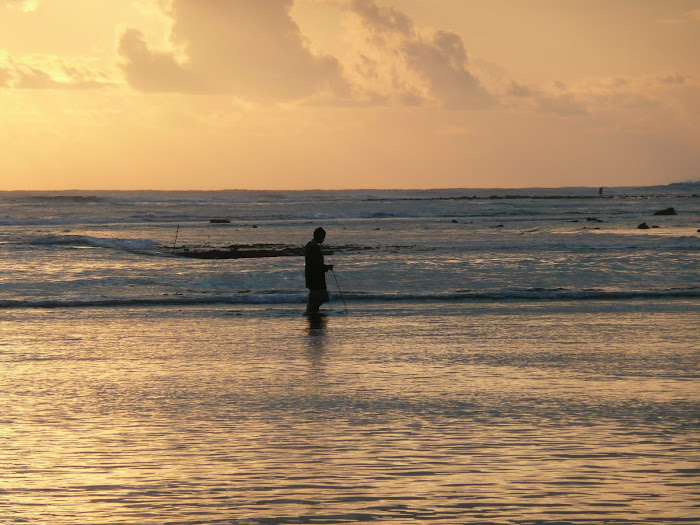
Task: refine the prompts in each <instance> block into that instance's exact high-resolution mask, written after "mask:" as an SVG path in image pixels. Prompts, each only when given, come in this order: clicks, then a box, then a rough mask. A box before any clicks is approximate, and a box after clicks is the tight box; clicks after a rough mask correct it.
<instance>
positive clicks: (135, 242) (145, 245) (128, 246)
mask: <svg viewBox="0 0 700 525" xmlns="http://www.w3.org/2000/svg"><path fill="white" fill-rule="evenodd" d="M30 244H33V245H39V246H76V247H80V246H83V247H92V248H111V249H115V250H126V251H143V250H154V249H156V248H158V247H159V246H160V243H159V242H156V241H153V240H151V239H115V238H110V237H92V236H90V235H46V236H43V237H38V238H35V239H33V240H32V241H31V243H30Z"/></svg>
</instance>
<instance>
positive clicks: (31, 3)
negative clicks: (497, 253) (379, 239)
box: [0, 0, 700, 190]
mask: <svg viewBox="0 0 700 525" xmlns="http://www.w3.org/2000/svg"><path fill="white" fill-rule="evenodd" d="M698 49H700V0H663V1H661V0H567V1H562V0H61V1H60V2H59V1H56V0H0V111H1V116H2V120H1V121H0V190H12V189H37V190H41V189H43V190H49V189H87V190H89V189H233V188H250V189H304V188H436V187H524V186H582V185H585V186H619V185H647V184H666V183H669V182H676V181H687V180H698V179H700V60H699V59H698Z"/></svg>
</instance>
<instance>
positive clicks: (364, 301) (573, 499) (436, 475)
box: [0, 184, 700, 525]
mask: <svg viewBox="0 0 700 525" xmlns="http://www.w3.org/2000/svg"><path fill="white" fill-rule="evenodd" d="M699 193H700V187H699V186H698V185H697V184H686V185H672V186H667V187H656V188H615V189H609V190H605V193H604V196H603V197H602V198H600V197H596V194H597V189H595V190H593V189H586V188H569V189H550V190H545V189H539V190H433V191H374V190H372V191H369V190H368V191H345V192H178V193H175V192H91V193H77V192H63V193H51V192H22V193H17V192H13V193H2V194H0V257H2V261H3V267H2V270H0V334H1V335H0V337H1V339H0V523H8V524H9V523H11V524H15V523H40V524H43V523H46V524H59V525H62V524H76V523H81V524H82V523H86V524H87V523H99V524H111V523H114V524H118V523H119V524H127V523H128V524H132V523H138V524H141V523H143V524H161V523H174V524H175V523H177V524H204V523H207V524H208V523H250V524H254V523H278V524H283V523H354V522H378V523H433V522H434V523H446V524H448V523H449V524H453V523H493V524H513V523H517V524H521V523H522V524H535V523H542V524H554V523H577V524H578V523H654V524H656V523H683V522H686V523H692V522H696V521H698V520H700V508H699V507H698V496H699V495H700V494H699V492H700V491H699V490H698V484H697V483H698V472H699V466H698V460H699V459H700V454H699V453H698V451H699V447H698V445H697V443H698V438H699V437H700V432H699V431H698V430H699V429H698V422H699V418H698V415H699V410H698V409H699V408H700V404H699V401H700V393H699V391H698V368H699V367H698V356H699V354H700V352H699V350H700V345H699V340H700V338H699V337H698V335H699V330H698V326H700V324H699V323H698V321H700V319H699V316H698V304H699V302H698V299H699V298H700V282H699V281H700V279H699V278H698V252H699V251H700V250H699V248H700V241H699V237H698V228H700V223H699V221H700V213H699V212H700V201H699V200H698V194H699ZM669 207H673V208H675V210H676V212H677V215H671V216H656V215H654V212H656V211H658V210H661V209H666V208H669ZM212 218H216V219H225V220H228V221H230V222H228V223H224V224H212V223H210V222H209V221H210V220H211V219H212ZM642 222H646V223H647V225H649V226H650V229H648V230H640V229H638V228H637V226H638V225H639V224H640V223H642ZM317 226H323V227H324V228H325V229H326V231H327V232H328V237H327V240H326V245H327V246H326V249H327V250H328V252H332V253H329V254H328V255H327V256H326V259H327V261H328V262H332V263H333V264H334V265H335V277H337V282H336V280H335V279H334V277H333V275H332V274H329V275H328V276H327V280H328V285H329V289H330V290H331V292H332V301H331V302H330V303H329V304H327V305H324V307H323V309H325V311H326V313H327V316H325V317H321V318H311V319H309V318H306V317H303V316H302V315H301V313H302V311H303V308H304V303H305V290H304V288H303V285H304V283H303V257H297V256H284V257H266V258H245V259H214V260H204V259H196V258H186V257H182V255H183V254H184V253H185V250H189V251H197V250H203V249H211V248H214V249H217V250H221V251H223V252H225V251H227V250H228V247H229V246H231V245H237V246H248V247H249V246H253V245H256V246H257V247H260V246H264V247H266V248H270V249H272V250H275V249H277V248H280V247H285V246H293V247H299V246H303V244H304V243H306V242H307V241H308V240H309V239H310V238H311V234H312V232H313V229H314V228H315V227H317ZM654 226H658V227H656V228H654ZM176 235H177V240H176V238H175V237H176ZM173 248H175V249H173ZM339 289H340V290H342V297H341V295H340V293H339ZM346 307H347V309H346Z"/></svg>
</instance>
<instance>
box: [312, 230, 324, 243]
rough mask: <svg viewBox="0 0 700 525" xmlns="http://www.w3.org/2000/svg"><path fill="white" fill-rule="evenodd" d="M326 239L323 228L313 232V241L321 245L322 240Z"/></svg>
mask: <svg viewBox="0 0 700 525" xmlns="http://www.w3.org/2000/svg"><path fill="white" fill-rule="evenodd" d="M325 238H326V230H324V229H323V228H321V227H319V228H316V229H315V230H314V240H315V241H316V242H317V243H319V244H321V243H322V242H323V239H325Z"/></svg>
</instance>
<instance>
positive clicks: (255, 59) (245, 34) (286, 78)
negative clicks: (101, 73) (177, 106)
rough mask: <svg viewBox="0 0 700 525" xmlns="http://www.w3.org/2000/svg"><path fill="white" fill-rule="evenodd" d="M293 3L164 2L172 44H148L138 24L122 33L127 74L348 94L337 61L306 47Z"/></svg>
mask: <svg viewBox="0 0 700 525" xmlns="http://www.w3.org/2000/svg"><path fill="white" fill-rule="evenodd" d="M292 4H293V0H265V1H264V2H263V1H259V0H229V1H226V2H224V1H221V0H197V1H196V2H194V1H191V0H173V1H172V3H171V4H170V6H166V7H165V9H166V12H167V14H168V15H169V16H170V17H172V19H173V29H172V33H171V36H170V39H171V44H172V46H173V49H171V50H164V51H157V50H153V49H151V48H150V47H149V45H148V43H147V42H146V41H145V39H144V36H143V34H142V33H141V32H140V31H138V30H137V29H128V30H126V31H125V32H124V33H123V35H122V37H121V41H120V44H119V54H120V55H121V57H122V59H123V62H122V64H121V65H122V68H123V70H124V72H125V73H126V78H127V81H128V82H129V84H130V85H131V86H132V87H133V88H135V89H138V90H142V91H178V92H183V93H230V94H234V95H237V96H239V97H242V98H246V99H253V100H261V99H267V100H294V99H300V98H304V97H308V96H311V95H314V94H317V93H319V92H328V91H330V92H333V93H336V94H338V95H341V96H345V95H347V94H349V87H348V85H347V83H346V81H345V80H344V79H343V75H342V70H341V67H340V64H339V62H338V61H337V60H336V59H335V58H334V57H333V56H331V55H315V54H313V53H312V52H311V51H310V50H309V48H308V46H307V42H306V39H305V37H304V35H303V34H302V32H301V30H300V28H299V26H298V25H297V24H296V23H295V22H294V20H293V19H292V18H291V16H290V12H289V11H290V9H291V7H292ZM179 51H181V52H179ZM180 56H183V58H182V59H181V58H179V57H180Z"/></svg>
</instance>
